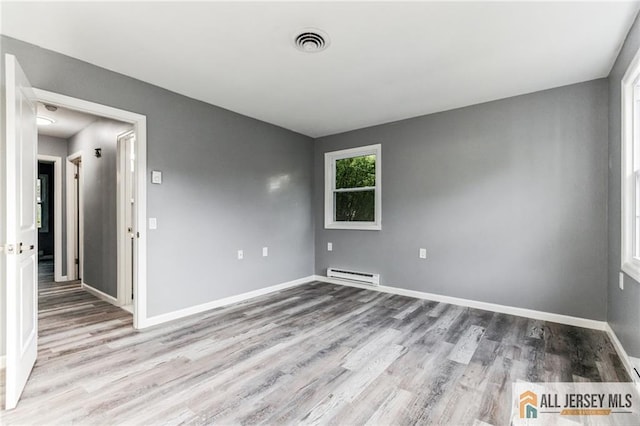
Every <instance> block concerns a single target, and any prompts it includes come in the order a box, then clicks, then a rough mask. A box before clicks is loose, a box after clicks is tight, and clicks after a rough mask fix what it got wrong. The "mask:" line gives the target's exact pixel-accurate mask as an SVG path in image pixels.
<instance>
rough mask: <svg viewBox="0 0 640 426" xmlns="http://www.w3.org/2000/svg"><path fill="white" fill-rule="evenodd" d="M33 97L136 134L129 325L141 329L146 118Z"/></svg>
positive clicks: (53, 96)
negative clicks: (126, 127) (115, 122)
mask: <svg viewBox="0 0 640 426" xmlns="http://www.w3.org/2000/svg"><path fill="white" fill-rule="evenodd" d="M34 92H35V94H36V98H37V99H38V100H39V101H41V102H44V103H47V104H51V105H57V106H61V107H65V108H70V109H75V110H77V111H81V112H86V113H89V114H93V115H98V116H101V117H106V118H110V119H113V120H118V121H123V122H125V123H130V124H133V130H134V132H135V134H136V152H135V173H136V188H135V192H136V201H137V203H136V206H135V208H136V211H135V213H136V214H135V216H136V218H135V223H136V224H137V229H135V231H136V232H137V233H138V234H137V235H139V237H138V238H136V242H135V244H134V265H133V267H134V271H135V272H134V273H135V280H134V283H133V285H134V293H135V295H136V298H135V300H134V304H133V326H134V328H143V327H145V326H146V324H147V230H146V223H147V117H146V116H144V115H141V114H137V113H134V112H130V111H125V110H122V109H118V108H113V107H109V106H106V105H101V104H97V103H94V102H89V101H85V100H82V99H77V98H72V97H70V96H65V95H60V94H58V93H53V92H48V91H46V90H41V89H34Z"/></svg>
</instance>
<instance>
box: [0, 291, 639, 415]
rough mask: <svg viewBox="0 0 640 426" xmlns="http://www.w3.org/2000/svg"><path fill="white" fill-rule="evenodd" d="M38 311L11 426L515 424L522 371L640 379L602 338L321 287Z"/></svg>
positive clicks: (527, 376)
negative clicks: (157, 317)
mask: <svg viewBox="0 0 640 426" xmlns="http://www.w3.org/2000/svg"><path fill="white" fill-rule="evenodd" d="M39 318H40V340H39V344H40V349H39V357H38V362H37V364H36V367H35V369H34V371H33V374H32V376H31V378H30V379H29V382H28V384H27V387H26V389H25V391H24V395H23V398H22V400H21V402H20V404H19V405H18V407H17V408H16V409H15V410H12V411H10V412H7V411H3V412H0V416H1V417H0V423H2V424H6V425H10V424H37V425H41V424H74V423H75V424H132V425H133V424H183V423H184V424H210V423H217V424H242V425H247V424H300V423H303V424H357V425H360V424H398V425H405V424H454V425H464V424H469V425H480V424H482V425H484V424H489V425H506V424H508V423H509V415H510V402H511V400H510V398H511V395H510V394H511V384H512V382H514V381H516V380H526V381H629V377H628V376H627V374H626V372H625V370H624V368H623V366H622V364H621V361H620V359H619V358H618V356H617V354H616V352H615V350H614V348H613V346H612V344H611V342H610V341H609V339H608V337H607V336H606V334H605V333H603V332H598V331H593V330H588V329H583V328H577V327H571V326H566V325H561V324H556V323H548V322H543V321H536V320H530V319H527V318H522V317H515V316H510V315H505V314H498V313H493V312H487V311H482V310H478V309H470V308H464V307H460V306H454V305H448V304H444V303H437V302H433V301H426V300H418V299H412V298H409V297H403V296H397V295H390V294H385V293H379V292H375V291H370V290H363V289H358V288H351V287H343V286H337V285H332V284H326V283H317V282H315V283H310V284H306V285H302V286H298V287H295V288H291V289H288V290H283V291H281V292H278V293H273V294H270V295H266V296H262V297H259V298H256V299H252V300H249V301H245V302H243V303H238V304H235V305H232V306H227V307H224V308H219V309H216V310H214V311H210V312H207V313H204V314H200V315H195V316H192V317H189V318H186V319H182V320H178V321H174V322H171V323H168V324H163V325H160V326H156V327H154V328H150V329H147V330H143V331H136V330H134V329H133V328H132V327H131V323H132V317H131V315H130V314H129V313H128V312H125V311H123V310H121V309H119V308H117V307H114V306H112V305H110V304H108V303H106V302H103V301H100V300H98V299H97V298H95V297H93V296H92V295H90V294H88V293H86V292H84V291H83V290H82V289H81V288H80V286H79V284H78V283H77V282H76V283H67V284H54V283H45V284H43V285H41V288H40V317H39Z"/></svg>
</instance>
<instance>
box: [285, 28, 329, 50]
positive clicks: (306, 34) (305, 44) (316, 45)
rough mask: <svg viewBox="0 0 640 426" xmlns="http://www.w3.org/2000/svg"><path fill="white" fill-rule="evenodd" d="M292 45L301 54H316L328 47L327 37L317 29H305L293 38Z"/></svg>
mask: <svg viewBox="0 0 640 426" xmlns="http://www.w3.org/2000/svg"><path fill="white" fill-rule="evenodd" d="M293 44H294V45H295V46H296V48H297V49H298V50H300V51H301V52H305V53H317V52H321V51H323V50H324V49H326V48H327V47H329V36H328V35H327V33H325V32H324V31H322V30H319V29H317V28H305V29H303V30H301V31H299V32H298V34H297V35H296V36H295V37H294V39H293Z"/></svg>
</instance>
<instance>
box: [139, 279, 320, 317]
mask: <svg viewBox="0 0 640 426" xmlns="http://www.w3.org/2000/svg"><path fill="white" fill-rule="evenodd" d="M311 281H313V277H312V276H308V277H304V278H299V279H297V280H293V281H288V282H285V283H281V284H276V285H272V286H270V287H266V288H261V289H258V290H254V291H249V292H247V293H242V294H238V295H235V296H229V297H225V298H224V299H217V300H212V301H211V302H207V303H203V304H202V305H196V306H192V307H190V308H185V309H180V310H177V311H173V312H169V313H166V314H161V315H156V316H153V317H149V318H146V319H144V320H143V321H140V323H141V324H139V327H138V328H146V327H151V326H154V325H158V324H162V323H165V322H168V321H173V320H176V319H179V318H184V317H188V316H190V315H194V314H199V313H201V312H205V311H209V310H211V309H214V308H219V307H221V306H226V305H231V304H233V303H238V302H242V301H244V300H247V299H252V298H254V297H258V296H262V295H265V294H269V293H273V292H275V291H279V290H284V289H287V288H290V287H295V286H298V285H300V284H306V283H309V282H311Z"/></svg>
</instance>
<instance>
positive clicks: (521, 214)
mask: <svg viewBox="0 0 640 426" xmlns="http://www.w3.org/2000/svg"><path fill="white" fill-rule="evenodd" d="M374 143H381V144H382V230H381V231H351V230H325V229H324V227H323V215H322V212H323V208H324V207H323V205H324V200H323V191H324V180H323V179H324V167H323V161H324V159H323V154H324V153H325V152H327V151H333V150H338V149H343V148H351V147H357V146H363V145H369V144H374ZM314 157H315V164H314V170H315V211H316V219H315V222H316V273H318V274H325V272H326V268H327V267H330V266H335V267H345V268H353V269H356V270H363V271H371V272H377V273H380V274H381V282H382V284H384V285H390V286H396V287H401V288H405V289H411V290H418V291H423V292H430V293H435V294H441V295H447V296H454V297H461V298H465V299H472V300H478V301H485V302H492V303H498V304H503V305H509V306H517V307H522V308H529V309H537V310H541V311H547V312H554V313H559V314H565V315H574V316H578V317H583V318H591V319H595V320H604V319H605V318H606V286H605V285H604V282H605V281H606V271H607V263H606V262H607V228H606V213H607V211H606V200H607V81H606V79H600V80H595V81H591V82H587V83H582V84H576V85H572V86H566V87H561V88H557V89H553V90H547V91H544V92H538V93H533V94H529V95H525V96H519V97H514V98H509V99H504V100H500V101H495V102H490V103H485V104H481V105H476V106H471V107H467V108H462V109H457V110H453V111H447V112H443V113H439V114H433V115H428V116H423V117H418V118H414V119H410V120H404V121H400V122H396V123H391V124H386V125H381V126H375V127H371V128H366V129H361V130H357V131H352V132H348V133H343V134H338V135H334V136H329V137H324V138H320V139H318V140H316V143H315V155H314ZM327 242H332V243H333V251H332V252H328V251H327V249H326V245H327ZM420 247H424V248H426V249H427V257H428V258H427V259H426V260H421V259H419V258H418V249H419V248H420Z"/></svg>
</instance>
